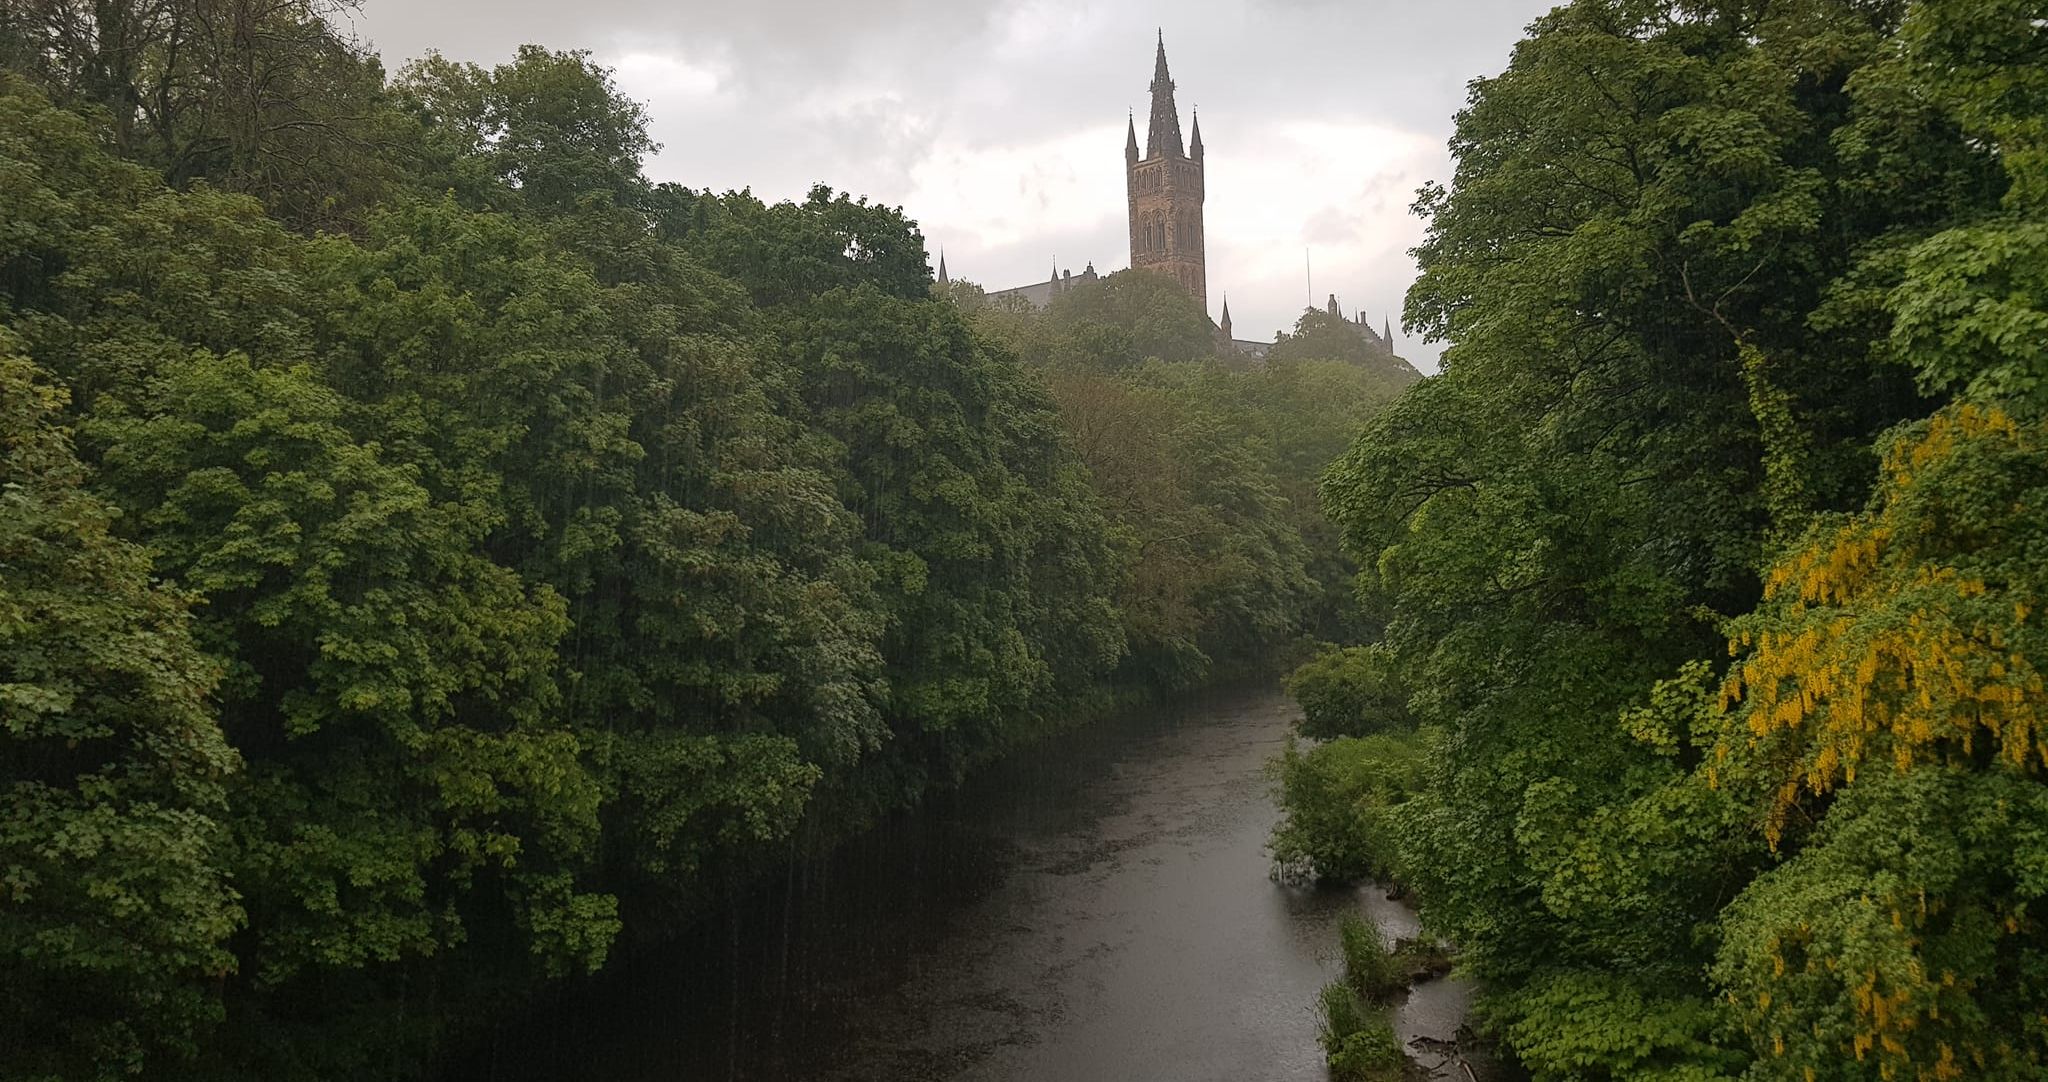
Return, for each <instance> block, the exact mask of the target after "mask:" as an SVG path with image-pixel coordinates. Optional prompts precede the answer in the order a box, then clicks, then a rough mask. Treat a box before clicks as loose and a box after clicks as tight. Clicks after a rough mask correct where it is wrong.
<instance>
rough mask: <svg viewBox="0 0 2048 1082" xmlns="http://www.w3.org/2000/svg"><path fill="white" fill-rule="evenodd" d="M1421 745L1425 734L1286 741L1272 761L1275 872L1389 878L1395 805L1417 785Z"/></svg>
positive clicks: (1395, 859)
mask: <svg viewBox="0 0 2048 1082" xmlns="http://www.w3.org/2000/svg"><path fill="white" fill-rule="evenodd" d="M1429 744H1430V740H1429V734H1427V733H1406V734H1401V735H1391V734H1381V735H1375V736H1358V737H1342V738H1339V739H1336V740H1330V741H1325V742H1323V743H1320V744H1304V743H1302V742H1300V741H1296V740H1290V741H1289V742H1288V744H1287V747H1286V749H1285V750H1284V751H1282V752H1281V754H1280V758H1278V759H1276V760H1274V762H1273V766H1272V772H1273V776H1274V778H1275V780H1276V781H1277V782H1278V786H1279V798H1280V807H1281V810H1282V813H1283V815H1282V818H1281V820H1280V823H1279V825H1278V826H1276V827H1274V828H1273V840H1272V843H1271V848H1272V852H1273V862H1274V866H1275V869H1276V872H1277V874H1278V875H1279V877H1280V878H1283V879H1290V880H1323V881H1328V882H1338V883H1345V882H1354V881H1356V880H1360V879H1369V878H1377V879H1388V878H1394V877H1395V876H1396V875H1397V874H1398V868H1399V864H1400V854H1399V851H1398V847H1397V846H1396V844H1395V842H1396V835H1395V822H1394V817H1395V813H1396V809H1398V808H1399V807H1400V805H1402V804H1403V803H1405V802H1406V801H1407V800H1408V799H1409V798H1410V797H1412V796H1413V795H1415V794H1416V793H1417V792H1419V791H1420V790H1421V789H1422V786H1423V781H1424V778H1423V768H1424V766H1425V764H1426V762H1427V754H1428V747H1429Z"/></svg>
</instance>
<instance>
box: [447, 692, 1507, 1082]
mask: <svg viewBox="0 0 2048 1082" xmlns="http://www.w3.org/2000/svg"><path fill="white" fill-rule="evenodd" d="M1293 717H1294V714H1293V707H1292V705H1291V704H1290V703H1288V702H1287V701H1286V700H1285V699H1283V698H1281V697H1280V696H1279V695H1278V694H1275V693H1263V692H1261V693H1237V694H1230V695H1224V696H1218V697H1215V698H1211V699H1208V700H1205V701H1203V702H1200V703H1198V704H1194V705H1190V706H1186V707H1182V708H1178V709H1172V710H1153V711H1146V712H1141V713H1135V714H1133V715H1131V716H1128V717H1124V718H1120V719H1116V720H1113V721H1109V722H1105V723H1103V724H1099V725H1095V726H1090V727H1089V728H1087V729H1086V730H1084V731H1082V732H1079V733H1075V734H1072V735H1070V736H1066V737H1062V738H1060V739H1059V740H1057V741H1055V742H1053V743H1052V744H1050V745H1048V746H1045V747H1041V748H1038V749H1034V750H1032V751H1029V752H1026V753H1024V754H1022V755H1019V756H1017V757H1014V758H1012V759H1011V760H1009V761H1006V762H1004V763H1002V764H999V765H998V766H996V767H993V768H991V769H989V770H987V771H985V772H983V773H980V774H978V775H976V776H975V777H973V778H972V779H970V780H969V781H968V783H967V784H966V785H965V786H964V787H963V788H962V790H961V791H960V792H957V793H953V794H949V795H947V796H945V797H944V798H942V799H940V800H937V801H935V802H933V803H931V804H930V805H928V806H927V807H925V808H924V809H922V810H920V811H918V812H916V813H914V814H910V815H905V816H901V817H898V818H896V819H893V820H891V821H889V822H887V823H885V824H883V826H882V827H881V828H880V829H878V830H876V831H874V832H873V833H872V834H870V835H869V836H867V837H865V838H862V839H860V840H858V841H855V842H853V843H851V844H849V845H847V846H845V847H843V848H842V849H841V850H840V851H838V852H837V853H835V854H834V855H833V856H832V857H831V858H830V859H827V860H823V861H819V862H815V863H813V864H809V865H806V866H800V867H793V868H791V869H790V871H789V875H788V877H787V879H786V880H785V881H784V882H782V883H778V884H771V885H769V886H766V887H763V888H761V889H760V890H759V891H758V892H756V893H755V894H754V895H753V896H752V898H751V899H750V901H749V902H748V904H746V905H744V906H739V907H735V908H734V910H733V911H732V912H730V913H728V914H726V915H725V916H723V917H721V918H718V919H716V920H713V921H709V922H707V925H706V926H705V927H703V928H700V929H699V930H698V931H697V933H696V934H694V935H692V936H690V937H687V938H686V939H685V940H683V941H682V942H679V943H677V944H676V945H674V946H673V947H670V948H663V949H656V950H641V951H638V952H636V953H634V954H633V955H632V956H631V957H627V958H621V959H619V960H617V961H615V962H614V964H613V965H612V966H611V967H610V968H609V969H607V970H606V972H605V973H603V974H601V975H600V976H598V977H596V978H594V979H591V980H588V981H585V982H582V983H580V984H577V985H573V986H570V987H567V988H565V989H564V990H562V991H561V992H559V993H557V994H555V995H554V996H552V997H551V998H550V999H548V1000H547V1001H544V1002H542V1003H540V1004H538V1005H537V1006H536V1009H534V1010H533V1011H531V1012H529V1013H527V1014H526V1015H524V1016H522V1017H521V1018H520V1019H519V1020H518V1021H517V1022H516V1023H513V1024H508V1025H506V1026H505V1027H503V1028H502V1029H501V1030H500V1031H499V1032H497V1033H496V1034H494V1035H493V1036H491V1037H490V1038H489V1039H488V1040H486V1041H483V1042H481V1043H480V1045H479V1046H478V1047H476V1048H474V1049H472V1050H471V1051H470V1052H469V1053H467V1054H465V1055H463V1056H462V1057H460V1060H459V1062H457V1063H454V1064H451V1079H452V1080H459V1082H471V1080H490V1082H525V1080H538V1079H549V1080H561V1079H603V1080H607V1082H641V1080H645V1082H654V1080H662V1082H682V1080H699V1079H703V1080H740V1079H745V1080H750V1082H753V1080H778V1082H780V1080H789V1082H794V1080H799V1079H802V1080H811V1079H817V1080H845V1082H917V1080H927V1079H933V1080H935V1079H960V1080H988V1082H997V1080H1002V1082H1027V1080H1028V1082H1040V1080H1043V1082H1091V1080H1103V1082H1114V1080H1149V1079H1161V1080H1165V1079H1172V1080H1176V1082H1191V1080H1206V1079H1215V1080H1226V1079H1227V1080H1232V1082H1242V1080H1276V1082H1277V1080H1289V1079H1317V1080H1320V1079H1324V1078H1326V1077H1327V1076H1326V1072H1325V1070H1324V1068H1323V1065H1322V1055H1321V1051H1320V1049H1319V1048H1318V1047H1317V1045H1316V1023H1315V1016H1314V1014H1313V1013H1312V1007H1313V1004H1314V1002H1315V996H1316V991H1317V989H1319V988H1320V987H1321V986H1322V985H1323V983H1324V982H1326V981H1328V980H1330V979H1331V978H1332V977H1333V976H1334V975H1335V973H1336V970H1337V962H1336V959H1335V957H1334V953H1335V944H1336V939H1337V936H1336V923H1337V919H1338V918H1339V917H1340V916H1341V915H1342V914H1344V913H1346V912H1348V911H1352V910H1356V909H1367V910H1370V911H1371V912H1373V913H1374V915H1375V916H1376V917H1377V918H1378V919H1379V920H1380V922H1381V925H1382V927H1383V928H1385V929H1386V930H1387V931H1388V932H1389V933H1390V934H1410V933H1412V932H1413V929H1414V920H1413V916H1412V914H1410V913H1409V912H1408V911H1407V910H1405V909H1404V908H1402V907H1401V906H1400V905H1398V904H1396V903H1393V902H1389V901H1387V900H1386V899H1385V897H1384V895H1383V893H1381V892H1379V891H1377V890H1373V889H1370V888H1366V889H1361V890H1355V891H1353V890H1341V891H1340V890H1307V889H1297V888H1290V887H1283V886H1280V885H1277V884H1275V883H1273V882H1272V881H1270V880H1269V879H1268V877H1267V868H1268V864H1269V862H1268V859H1267V856H1266V853H1265V851H1264V844H1265V841H1266V836H1267V834H1268V832H1269V831H1270V830H1271V829H1272V826H1273V823H1274V820H1275V819H1276V817H1277V813H1276V811H1275V809H1274V807H1273V803H1272V800H1271V798H1270V796H1269V795H1268V783H1267V781H1266V779H1265V777H1264V775H1263V772H1262V771H1263V767H1264V765H1265V763H1266V761H1267V760H1268V759H1270V758H1272V757H1273V755H1274V754H1276V753H1277V752H1278V751H1279V749H1280V746H1281V744H1282V742H1283V741H1284V740H1285V738H1286V733H1287V727H1288V724H1289V723H1290V722H1291V721H1292V720H1293ZM1466 994H1467V989H1466V988H1465V987H1464V986H1463V985H1462V984H1461V983H1459V982H1457V981H1436V982H1432V983H1430V984H1427V985H1424V986H1422V987H1421V988H1419V989H1418V990H1417V991H1416V992H1415V993H1414V994H1413V995H1412V996H1411V998H1410V1001H1409V1002H1408V1003H1407V1004H1405V1005H1404V1006H1403V1007H1402V1008H1401V1009H1400V1010H1399V1011H1398V1013H1397V1028H1398V1029H1399V1030H1400V1031H1401V1033H1402V1036H1403V1037H1404V1039H1405V1038H1408V1037H1413V1036H1417V1035H1421V1036H1428V1037H1436V1038H1443V1039H1447V1038H1450V1037H1451V1036H1452V1033H1453V1031H1454V1030H1455V1029H1456V1027H1457V1025H1458V1022H1459V1019H1460V1018H1461V1017H1462V1016H1463V1013H1464V1009H1465V997H1466ZM1420 1058H1421V1059H1422V1061H1423V1062H1424V1063H1435V1062H1436V1058H1437V1057H1434V1056H1429V1055H1423V1056H1421V1057H1420ZM1442 1077H1446V1078H1464V1077H1465V1074H1464V1072H1463V1071H1462V1070H1461V1069H1460V1070H1456V1071H1455V1073H1453V1070H1452V1069H1450V1068H1446V1069H1445V1070H1444V1071H1443V1072H1442ZM1482 1077H1483V1076H1482Z"/></svg>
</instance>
